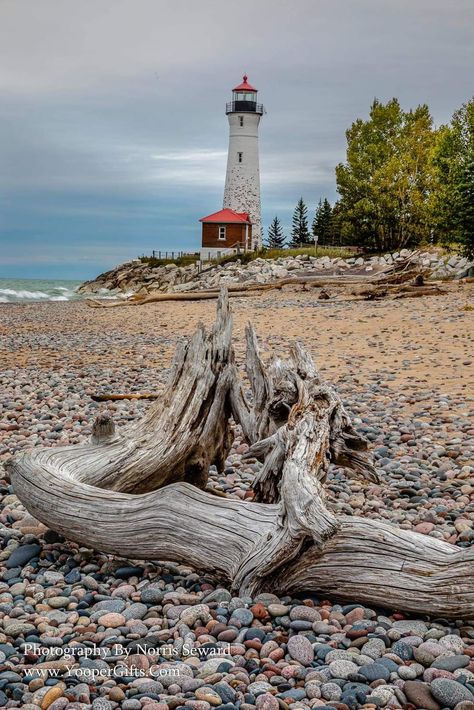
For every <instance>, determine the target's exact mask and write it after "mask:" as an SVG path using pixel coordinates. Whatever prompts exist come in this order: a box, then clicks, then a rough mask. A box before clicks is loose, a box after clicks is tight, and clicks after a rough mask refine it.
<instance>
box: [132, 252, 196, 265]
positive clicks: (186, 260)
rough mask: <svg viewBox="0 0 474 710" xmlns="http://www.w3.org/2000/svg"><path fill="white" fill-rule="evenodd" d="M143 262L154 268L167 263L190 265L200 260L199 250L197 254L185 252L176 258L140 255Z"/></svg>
mask: <svg viewBox="0 0 474 710" xmlns="http://www.w3.org/2000/svg"><path fill="white" fill-rule="evenodd" d="M139 258H140V261H141V262H142V264H148V266H151V267H152V268H154V267H155V266H166V265H167V264H175V265H176V266H189V265H190V264H195V263H196V261H198V260H199V252H196V253H195V254H183V256H178V257H176V259H158V258H157V257H156V256H140V257H139Z"/></svg>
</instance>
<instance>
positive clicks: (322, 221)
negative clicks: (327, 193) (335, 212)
mask: <svg viewBox="0 0 474 710" xmlns="http://www.w3.org/2000/svg"><path fill="white" fill-rule="evenodd" d="M312 232H313V237H314V240H315V241H317V243H318V244H323V245H324V244H332V242H331V238H332V207H331V205H330V203H329V200H328V199H327V198H324V200H321V199H320V200H319V202H318V205H317V207H316V212H315V214H314V219H313V224H312Z"/></svg>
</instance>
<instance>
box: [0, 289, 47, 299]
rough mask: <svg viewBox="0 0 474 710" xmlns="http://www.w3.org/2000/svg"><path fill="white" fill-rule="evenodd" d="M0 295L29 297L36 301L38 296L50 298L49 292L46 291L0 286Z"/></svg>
mask: <svg viewBox="0 0 474 710" xmlns="http://www.w3.org/2000/svg"><path fill="white" fill-rule="evenodd" d="M0 295H3V296H13V297H14V298H25V299H26V298H27V299H29V300H31V301H33V300H34V301H36V300H37V299H38V298H50V296H49V294H47V293H44V291H24V290H21V291H15V289H13V288H0ZM5 303H8V301H5Z"/></svg>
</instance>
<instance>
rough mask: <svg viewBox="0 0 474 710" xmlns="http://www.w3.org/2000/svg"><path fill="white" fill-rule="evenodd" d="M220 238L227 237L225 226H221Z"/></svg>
mask: <svg viewBox="0 0 474 710" xmlns="http://www.w3.org/2000/svg"><path fill="white" fill-rule="evenodd" d="M219 239H225V227H219Z"/></svg>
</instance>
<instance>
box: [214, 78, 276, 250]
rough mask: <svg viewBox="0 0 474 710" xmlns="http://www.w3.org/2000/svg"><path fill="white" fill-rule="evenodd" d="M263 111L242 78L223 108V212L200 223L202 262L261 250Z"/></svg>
mask: <svg viewBox="0 0 474 710" xmlns="http://www.w3.org/2000/svg"><path fill="white" fill-rule="evenodd" d="M264 111H265V109H264V107H263V105H262V104H259V103H258V102H257V89H256V88H255V87H254V86H252V85H251V84H249V82H248V77H247V76H246V75H244V77H243V81H242V82H241V83H240V84H239V85H238V86H236V87H235V88H234V89H233V90H232V101H229V102H228V103H227V104H226V114H227V118H228V121H229V150H228V154H227V171H226V178H225V188H224V203H223V206H222V207H223V208H222V210H220V211H219V212H214V213H213V214H210V215H208V216H207V217H202V218H201V219H200V222H202V248H201V258H202V259H204V260H207V259H210V258H215V257H216V256H217V257H219V256H221V255H224V254H226V253H229V252H233V251H240V250H242V249H243V250H249V249H260V248H261V246H262V218H261V206H260V167H259V156H258V126H259V123H260V118H261V117H262V115H263V113H264Z"/></svg>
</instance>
